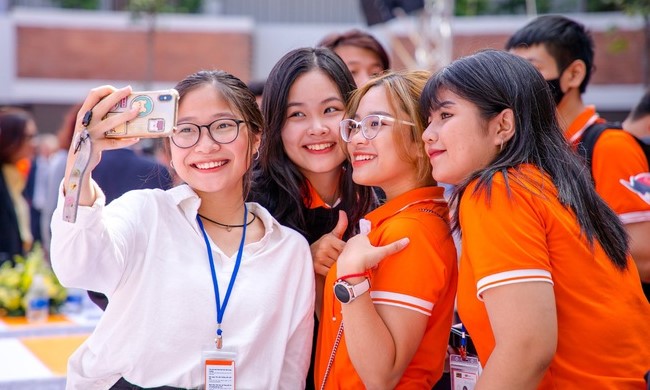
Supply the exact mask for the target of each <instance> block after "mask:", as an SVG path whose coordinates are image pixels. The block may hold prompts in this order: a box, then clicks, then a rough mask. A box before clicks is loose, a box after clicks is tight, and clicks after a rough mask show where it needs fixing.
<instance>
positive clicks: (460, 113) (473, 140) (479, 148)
mask: <svg viewBox="0 0 650 390" xmlns="http://www.w3.org/2000/svg"><path fill="white" fill-rule="evenodd" d="M438 100H439V101H440V102H441V105H440V107H437V108H436V107H434V109H433V110H431V112H430V115H429V125H428V126H427V128H426V130H425V131H424V133H423V134H422V139H423V140H424V142H425V150H426V152H427V154H428V155H429V161H430V162H431V167H432V176H433V178H434V179H436V180H437V181H439V182H443V183H448V184H459V183H461V182H462V181H463V180H464V179H466V178H467V177H469V175H471V174H472V173H474V172H476V171H478V170H480V169H483V168H485V167H487V166H488V164H489V163H490V162H491V161H492V160H494V158H495V156H496V155H497V152H498V151H499V145H500V144H501V140H500V139H499V138H498V136H497V135H496V125H495V123H494V121H495V120H496V119H492V120H489V121H486V120H484V119H482V118H481V116H480V113H479V110H478V108H477V107H476V106H475V105H474V104H472V103H471V102H469V101H468V100H465V99H462V98H461V97H459V96H458V95H456V94H454V93H452V92H450V91H448V90H441V91H440V92H439V93H438Z"/></svg>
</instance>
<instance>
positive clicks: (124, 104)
mask: <svg viewBox="0 0 650 390" xmlns="http://www.w3.org/2000/svg"><path fill="white" fill-rule="evenodd" d="M136 105H137V106H139V107H140V114H138V116H137V117H136V118H135V119H132V120H130V121H128V122H126V123H123V124H121V125H119V126H117V127H115V128H114V129H112V130H109V131H107V132H106V137H107V138H134V137H139V138H158V137H168V136H170V135H171V133H172V131H173V130H174V126H176V113H177V111H178V92H177V91H176V90H175V89H165V90H159V91H142V92H133V93H132V94H131V95H129V96H127V97H125V98H124V99H122V100H121V101H120V102H119V103H117V104H116V105H115V106H114V107H113V108H112V109H111V110H110V111H109V112H108V113H107V114H106V116H107V117H108V116H111V115H115V114H118V113H121V112H125V111H128V110H130V109H131V108H132V107H134V106H136Z"/></svg>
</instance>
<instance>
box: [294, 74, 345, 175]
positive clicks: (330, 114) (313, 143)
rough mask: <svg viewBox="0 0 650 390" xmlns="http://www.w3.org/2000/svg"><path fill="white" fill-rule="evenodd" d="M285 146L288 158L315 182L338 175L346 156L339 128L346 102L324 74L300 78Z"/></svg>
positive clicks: (301, 76)
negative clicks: (340, 143)
mask: <svg viewBox="0 0 650 390" xmlns="http://www.w3.org/2000/svg"><path fill="white" fill-rule="evenodd" d="M287 101H288V104H287V118H286V120H285V123H284V126H283V127H282V143H283V145H284V149H285V151H286V153H287V156H289V159H290V160H291V161H292V162H293V163H294V164H296V166H297V167H298V170H300V172H301V173H302V174H303V175H304V176H305V177H306V178H307V179H309V181H311V182H312V183H315V182H317V181H319V180H318V177H319V176H321V175H327V174H330V175H331V174H336V175H337V177H338V175H339V172H340V169H341V164H342V163H343V161H344V160H345V155H344V153H343V151H342V150H341V148H340V146H339V136H338V126H339V122H340V121H341V119H342V118H343V110H344V109H345V102H344V101H343V97H342V96H341V94H340V92H339V90H338V88H337V87H336V84H334V82H333V81H332V80H331V79H330V78H329V77H328V76H327V75H326V74H325V73H323V72H322V71H320V70H311V71H309V72H307V73H304V74H302V75H300V76H299V77H298V78H296V81H295V82H294V83H293V85H292V86H291V89H290V90H289V96H288V99H287Z"/></svg>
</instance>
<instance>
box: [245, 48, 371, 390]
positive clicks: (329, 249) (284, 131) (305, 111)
mask: <svg viewBox="0 0 650 390" xmlns="http://www.w3.org/2000/svg"><path fill="white" fill-rule="evenodd" d="M354 88H355V85H354V80H353V79H352V75H351V74H350V72H349V71H348V69H347V68H346V66H345V64H344V63H343V61H341V59H340V58H339V57H338V56H337V55H336V54H334V53H333V52H332V51H331V50H329V49H326V48H300V49H296V50H293V51H291V52H289V53H287V54H285V55H284V56H283V57H282V58H281V59H280V60H279V61H278V62H277V63H276V64H275V66H274V67H273V69H272V70H271V72H270V74H269V77H268V78H267V81H266V85H265V87H264V97H263V99H262V113H263V115H264V132H263V135H262V143H261V145H260V154H259V160H258V161H257V168H256V170H255V177H254V183H253V186H252V190H251V196H250V199H251V200H253V201H256V202H258V203H260V204H261V205H262V206H264V207H266V208H267V209H268V210H269V211H270V212H271V214H272V215H273V216H274V217H275V218H277V220H278V221H280V223H281V224H283V225H286V226H289V227H291V228H293V229H295V230H297V231H298V232H300V233H301V234H302V235H303V236H305V238H306V239H307V241H308V242H309V244H310V245H311V254H312V257H313V264H314V268H313V270H314V272H315V274H316V312H315V313H320V302H321V300H322V293H323V285H324V282H325V275H327V272H328V270H329V268H330V267H331V266H332V264H333V263H334V262H335V261H336V258H337V257H338V255H339V253H340V252H341V249H342V248H343V245H345V240H347V239H348V237H350V236H351V235H352V234H353V233H355V232H357V231H358V230H357V229H358V222H359V220H360V219H361V218H362V217H363V216H364V215H365V214H366V213H368V212H369V211H370V210H371V209H373V208H374V207H375V206H376V197H375V195H374V193H373V191H372V189H371V188H369V187H365V186H359V185H357V184H355V183H354V182H353V181H352V167H351V164H350V162H349V161H347V160H346V158H345V154H344V153H343V149H342V147H341V141H340V139H339V135H338V126H339V122H340V121H341V119H343V112H344V110H345V104H346V102H347V100H348V98H349V96H350V94H351V92H352V91H353V90H354ZM316 331H317V329H316V328H315V329H314V341H315V337H316ZM307 386H308V387H309V388H311V386H313V378H312V370H310V377H309V378H308V379H307Z"/></svg>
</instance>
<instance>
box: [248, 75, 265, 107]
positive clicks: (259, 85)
mask: <svg viewBox="0 0 650 390" xmlns="http://www.w3.org/2000/svg"><path fill="white" fill-rule="evenodd" d="M264 84H266V81H264V80H254V81H251V82H249V83H248V88H249V89H250V90H251V91H252V92H253V94H254V95H255V101H256V102H257V105H258V106H260V109H261V108H262V95H263V94H264Z"/></svg>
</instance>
